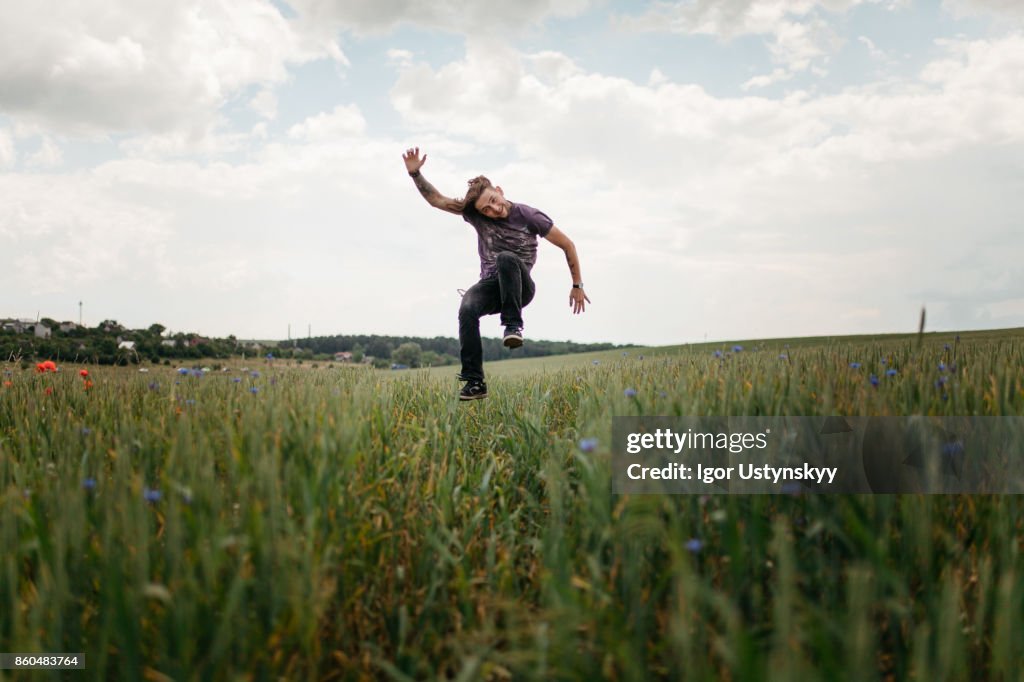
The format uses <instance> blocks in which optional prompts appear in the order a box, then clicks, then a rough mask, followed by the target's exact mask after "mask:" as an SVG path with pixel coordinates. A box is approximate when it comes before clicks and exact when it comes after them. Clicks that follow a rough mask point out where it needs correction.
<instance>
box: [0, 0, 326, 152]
mask: <svg viewBox="0 0 1024 682" xmlns="http://www.w3.org/2000/svg"><path fill="white" fill-rule="evenodd" d="M324 56H330V57H333V58H335V59H338V60H343V59H344V55H342V54H341V52H340V49H339V48H338V47H337V45H336V44H335V43H334V42H333V41H331V40H328V39H326V38H324V37H322V36H319V35H315V34H312V33H308V34H307V33H300V32H298V31H297V30H296V26H295V24H293V23H292V22H289V21H288V20H286V19H285V18H284V17H282V16H281V14H280V13H279V12H278V11H277V10H276V9H275V8H274V6H273V5H272V4H271V3H270V2H267V1H264V0H248V1H245V2H229V1H227V0H222V1H218V2H203V1H201V0H186V1H184V2H173V1H171V0H159V1H157V2H147V3H129V4H124V3H120V4H118V5H117V6H112V5H110V4H109V3H105V2H102V1H101V0H88V1H86V2H76V3H72V4H67V3H60V2H56V0H48V1H44V2H33V3H21V4H16V5H12V6H10V7H8V8H7V9H6V10H5V12H4V21H3V22H2V23H0V109H2V110H4V111H6V112H8V113H9V115H12V116H15V117H18V118H19V119H24V120H25V121H27V122H37V123H41V124H43V125H45V126H47V127H48V128H49V129H50V130H51V131H64V132H68V133H74V134H86V133H99V134H105V133H108V132H122V131H123V132H152V133H158V134H160V133H166V132H169V131H173V130H181V129H188V130H196V129H202V128H204V127H206V126H207V125H209V122H210V120H211V118H213V117H214V116H215V115H216V112H217V110H218V109H219V108H220V107H221V106H222V105H223V104H224V103H225V102H226V101H228V100H229V99H230V98H232V97H234V96H235V95H237V94H239V93H241V92H242V91H243V90H244V89H245V88H246V87H248V86H250V85H268V84H274V83H280V82H282V81H283V80H284V79H285V78H286V76H287V67H288V65H289V64H294V63H302V62H304V61H308V60H311V59H316V58H321V57H324Z"/></svg>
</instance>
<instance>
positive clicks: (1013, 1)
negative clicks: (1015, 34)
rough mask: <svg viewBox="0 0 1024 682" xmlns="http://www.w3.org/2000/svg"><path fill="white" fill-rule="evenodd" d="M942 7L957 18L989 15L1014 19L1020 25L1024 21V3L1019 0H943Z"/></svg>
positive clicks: (1003, 18) (1002, 18)
mask: <svg viewBox="0 0 1024 682" xmlns="http://www.w3.org/2000/svg"><path fill="white" fill-rule="evenodd" d="M942 7H943V9H945V10H946V11H947V12H949V13H951V14H952V15H953V16H954V17H956V18H963V17H968V16H978V15H987V16H990V17H993V18H998V19H1000V20H1003V21H1005V20H1007V19H1009V20H1013V21H1014V23H1015V24H1016V25H1017V26H1018V27H1019V26H1020V22H1021V21H1024V4H1021V3H1020V2H1019V1H1018V0H943V1H942Z"/></svg>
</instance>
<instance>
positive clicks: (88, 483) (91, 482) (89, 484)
mask: <svg viewBox="0 0 1024 682" xmlns="http://www.w3.org/2000/svg"><path fill="white" fill-rule="evenodd" d="M82 487H83V488H85V489H86V490H94V489H95V488H96V479H95V478H92V477H91V476H90V477H89V478H87V479H85V480H83V481H82Z"/></svg>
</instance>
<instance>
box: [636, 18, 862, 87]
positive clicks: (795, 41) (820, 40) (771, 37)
mask: <svg viewBox="0 0 1024 682" xmlns="http://www.w3.org/2000/svg"><path fill="white" fill-rule="evenodd" d="M878 1H879V0H679V1H677V2H663V3H657V4H656V5H655V6H654V7H653V8H652V9H649V10H647V11H646V12H644V13H643V14H640V15H638V16H629V17H620V18H619V19H618V23H619V24H620V25H622V26H625V27H627V28H630V29H633V30H640V31H669V32H673V33H683V34H703V35H711V36H716V37H718V38H720V39H722V40H726V41H728V40H732V39H733V38H737V37H739V36H745V35H758V36H765V37H766V39H767V42H766V47H767V48H768V51H769V53H770V55H771V57H772V60H773V61H774V62H775V63H777V64H780V65H782V66H783V67H784V68H785V69H786V70H788V71H791V72H800V71H806V70H808V69H811V68H812V66H813V65H815V64H816V63H818V62H821V61H824V60H826V59H827V58H828V56H829V55H831V54H832V53H834V52H835V51H836V49H837V48H838V47H839V46H840V45H841V44H842V40H841V39H840V37H839V36H838V34H837V33H836V32H835V30H834V29H833V28H832V26H831V25H830V22H829V18H830V17H829V16H828V15H829V14H842V13H845V12H848V11H849V10H850V9H852V8H854V7H856V6H858V5H861V4H865V3H867V2H878ZM818 68H819V69H820V66H819V67H818ZM766 78H769V77H766V76H761V77H758V78H754V79H752V80H751V81H747V83H746V84H745V88H744V89H747V88H749V87H763V85H762V83H766V81H765V79H766ZM770 78H771V80H770V81H767V82H777V81H779V80H781V77H780V76H772V77H770Z"/></svg>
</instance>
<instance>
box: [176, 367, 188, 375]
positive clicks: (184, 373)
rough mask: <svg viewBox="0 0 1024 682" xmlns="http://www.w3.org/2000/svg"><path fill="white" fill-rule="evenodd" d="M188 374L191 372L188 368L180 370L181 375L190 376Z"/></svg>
mask: <svg viewBox="0 0 1024 682" xmlns="http://www.w3.org/2000/svg"><path fill="white" fill-rule="evenodd" d="M188 372H189V370H188V368H187V367H179V368H178V374H181V375H182V376H184V375H186V374H188Z"/></svg>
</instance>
